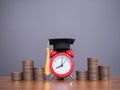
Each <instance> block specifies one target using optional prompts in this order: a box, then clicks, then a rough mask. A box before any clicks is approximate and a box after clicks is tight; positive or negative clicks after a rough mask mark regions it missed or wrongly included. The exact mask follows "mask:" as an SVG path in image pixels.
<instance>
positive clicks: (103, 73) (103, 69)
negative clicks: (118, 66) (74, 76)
mask: <svg viewBox="0 0 120 90" xmlns="http://www.w3.org/2000/svg"><path fill="white" fill-rule="evenodd" d="M99 76H100V80H109V79H110V66H99Z"/></svg>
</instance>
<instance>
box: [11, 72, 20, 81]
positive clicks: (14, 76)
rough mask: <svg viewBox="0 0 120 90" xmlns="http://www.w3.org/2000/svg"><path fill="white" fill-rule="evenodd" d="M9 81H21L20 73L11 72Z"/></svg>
mask: <svg viewBox="0 0 120 90" xmlns="http://www.w3.org/2000/svg"><path fill="white" fill-rule="evenodd" d="M11 79H12V80H14V81H19V80H22V72H12V73H11Z"/></svg>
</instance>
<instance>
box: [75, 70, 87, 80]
mask: <svg viewBox="0 0 120 90" xmlns="http://www.w3.org/2000/svg"><path fill="white" fill-rule="evenodd" d="M76 79H77V80H87V79H88V78H87V71H76Z"/></svg>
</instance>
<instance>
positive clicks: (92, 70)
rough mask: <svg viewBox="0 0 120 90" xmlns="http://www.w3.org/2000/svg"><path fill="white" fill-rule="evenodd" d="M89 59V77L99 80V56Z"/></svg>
mask: <svg viewBox="0 0 120 90" xmlns="http://www.w3.org/2000/svg"><path fill="white" fill-rule="evenodd" d="M87 61H88V79H89V80H98V79H99V72H98V59H97V58H87Z"/></svg>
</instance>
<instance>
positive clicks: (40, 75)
mask: <svg viewBox="0 0 120 90" xmlns="http://www.w3.org/2000/svg"><path fill="white" fill-rule="evenodd" d="M34 80H45V73H44V68H34Z"/></svg>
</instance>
